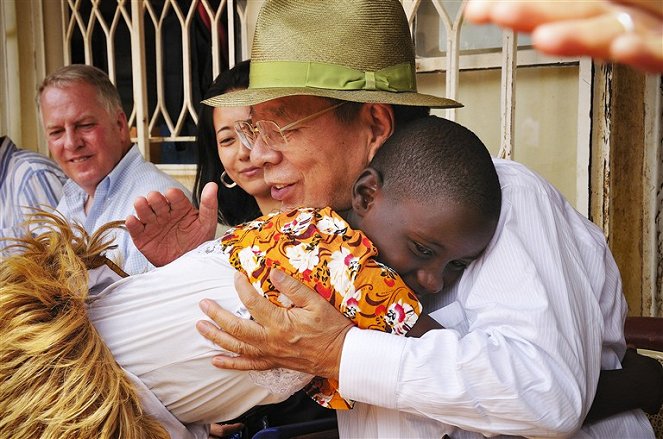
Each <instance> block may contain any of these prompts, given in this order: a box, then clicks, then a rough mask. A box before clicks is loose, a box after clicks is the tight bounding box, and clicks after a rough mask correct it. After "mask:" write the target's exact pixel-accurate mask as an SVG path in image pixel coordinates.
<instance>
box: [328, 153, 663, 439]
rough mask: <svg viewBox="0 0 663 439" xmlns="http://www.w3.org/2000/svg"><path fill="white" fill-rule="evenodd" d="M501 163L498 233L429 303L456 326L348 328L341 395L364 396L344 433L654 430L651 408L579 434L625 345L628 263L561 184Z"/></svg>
mask: <svg viewBox="0 0 663 439" xmlns="http://www.w3.org/2000/svg"><path fill="white" fill-rule="evenodd" d="M495 166H496V168H497V172H498V175H499V178H500V183H501V186H502V197H503V199H502V212H501V215H500V221H499V225H498V227H497V231H496V233H495V236H494V237H493V240H492V241H491V243H490V245H489V246H488V248H487V249H486V251H485V253H484V255H483V256H482V257H481V258H479V259H478V260H477V261H475V262H474V263H473V264H472V265H470V266H469V267H468V269H467V270H466V272H465V273H464V275H463V277H462V278H461V280H460V281H459V282H458V283H457V284H456V285H455V286H454V287H453V288H452V289H451V290H450V291H448V292H447V293H446V294H439V295H437V297H435V300H436V301H437V303H435V304H430V305H429V307H428V309H429V310H437V311H434V312H433V313H431V315H432V316H433V317H434V318H435V319H436V320H438V321H439V322H440V323H441V324H442V325H444V326H445V327H446V328H447V329H442V330H435V331H430V332H429V333H428V334H426V335H425V336H424V337H422V338H420V339H412V338H399V337H394V336H390V335H389V334H384V333H378V332H375V331H366V330H359V329H356V328H353V329H352V330H351V331H350V332H349V333H348V335H347V337H346V339H345V344H344V347H343V354H342V358H341V368H340V392H341V394H342V395H343V396H344V397H346V398H349V399H353V400H355V401H359V402H361V403H358V404H356V405H355V408H354V409H353V410H349V411H344V412H338V418H339V432H340V434H341V437H353V438H354V437H408V438H414V437H442V436H443V435H444V434H449V435H450V436H451V437H453V438H458V437H460V438H465V437H476V436H479V437H480V435H481V434H485V435H494V434H506V435H515V436H574V437H597V438H598V437H600V438H611V437H614V438H625V437H629V438H650V437H653V431H652V429H651V426H650V425H649V422H648V421H647V419H646V416H645V415H644V413H643V412H642V411H633V412H626V413H623V414H620V415H617V416H613V417H611V418H608V419H606V420H604V421H602V422H599V423H595V424H594V425H589V426H585V427H583V429H582V430H578V429H579V428H580V427H581V424H582V421H583V419H584V418H585V415H586V414H587V412H588V410H589V407H590V405H591V402H592V400H593V398H594V394H595V392H596V385H597V382H598V376H599V372H600V369H601V368H603V369H615V368H619V367H620V358H621V357H622V356H623V354H624V352H625V348H626V346H625V342H624V336H623V324H624V318H625V315H626V302H625V299H624V296H623V294H622V287H621V279H620V276H619V271H618V269H617V266H616V264H615V261H614V259H613V257H612V255H611V253H610V251H609V249H608V247H607V245H606V242H605V238H604V236H603V234H602V233H601V231H600V230H599V229H598V228H597V227H596V226H595V225H594V224H592V223H591V222H590V221H588V220H587V219H585V218H584V217H582V216H581V215H580V214H579V213H578V212H576V211H575V210H574V209H573V208H572V207H571V206H570V205H569V204H568V203H567V202H566V201H565V200H564V198H563V197H562V196H561V194H560V193H559V192H558V191H557V190H555V189H554V188H553V187H552V186H551V185H550V184H549V183H547V182H546V181H545V180H543V179H542V178H541V177H539V176H537V175H536V174H534V173H532V172H531V171H529V170H527V169H526V168H525V167H524V166H522V165H519V164H518V163H514V162H509V161H502V160H495ZM399 410H400V411H399Z"/></svg>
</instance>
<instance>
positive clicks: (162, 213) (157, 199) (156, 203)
mask: <svg viewBox="0 0 663 439" xmlns="http://www.w3.org/2000/svg"><path fill="white" fill-rule="evenodd" d="M145 198H146V199H147V202H148V204H149V205H150V208H151V209H152V211H153V212H154V215H155V217H156V221H157V222H159V223H163V222H167V221H168V219H169V217H170V203H169V202H168V200H167V199H166V197H165V196H164V195H163V194H162V193H161V192H156V191H151V192H149V193H148V194H147V196H146V197H145Z"/></svg>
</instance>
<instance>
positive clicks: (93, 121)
mask: <svg viewBox="0 0 663 439" xmlns="http://www.w3.org/2000/svg"><path fill="white" fill-rule="evenodd" d="M38 97H39V99H38V102H39V108H40V112H41V120H42V125H43V128H44V133H45V135H46V140H47V142H48V149H49V150H50V152H51V154H52V156H53V158H54V159H55V161H56V162H57V163H58V164H59V165H60V167H61V168H62V170H63V171H64V173H65V174H66V175H67V177H69V180H68V181H67V183H66V184H65V186H64V195H63V197H62V199H61V200H60V203H59V204H58V206H57V210H59V211H60V212H61V213H62V215H63V216H64V217H65V218H67V219H68V220H70V221H76V222H79V223H80V224H82V225H83V227H84V228H85V230H87V231H88V232H89V233H93V232H94V231H95V230H96V229H97V228H99V227H100V226H101V225H103V224H105V223H107V222H109V221H112V220H122V219H124V218H126V216H128V215H129V214H131V213H133V200H134V199H135V198H136V197H138V196H140V195H145V194H147V193H148V192H150V191H165V190H166V189H168V188H172V187H176V188H179V189H180V190H183V191H186V189H185V188H184V186H182V185H181V184H179V183H178V182H177V181H176V180H174V179H173V178H171V177H169V176H168V175H166V174H165V173H163V172H161V171H160V170H158V169H157V168H156V167H155V166H154V165H153V164H151V163H148V162H146V161H145V160H144V159H143V157H142V156H141V154H140V151H139V150H138V147H137V146H133V147H132V145H131V140H130V137H129V127H128V125H127V118H126V115H125V114H124V111H123V110H122V102H121V101H120V96H119V94H118V92H117V89H116V88H115V86H114V85H113V84H112V83H111V82H110V79H109V78H108V76H107V75H106V74H105V73H104V72H103V71H101V70H99V69H97V68H95V67H92V66H86V65H70V66H66V67H63V68H61V69H59V70H57V71H55V72H53V73H52V74H50V75H49V76H48V77H46V79H44V81H43V82H42V83H41V86H40V87H39V95H38ZM187 193H188V192H187ZM115 242H116V244H117V245H118V248H117V250H116V251H115V252H114V253H113V254H112V255H109V256H110V257H111V258H112V259H114V260H115V262H117V263H118V265H120V266H121V267H122V269H123V270H124V271H125V272H127V273H128V274H136V273H142V272H145V271H148V270H149V269H151V268H152V267H153V266H152V265H151V264H150V263H149V262H148V261H147V259H145V257H144V256H143V255H142V254H141V253H140V252H139V251H138V250H137V249H136V247H135V246H134V244H133V243H132V241H131V239H130V236H129V234H128V233H126V232H124V231H122V232H119V234H118V236H116V238H115Z"/></svg>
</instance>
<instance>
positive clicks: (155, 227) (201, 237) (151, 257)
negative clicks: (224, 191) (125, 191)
mask: <svg viewBox="0 0 663 439" xmlns="http://www.w3.org/2000/svg"><path fill="white" fill-rule="evenodd" d="M217 189H218V187H217V185H216V183H208V184H207V185H205V187H204V189H203V192H202V194H201V197H200V210H199V211H198V210H196V208H195V207H193V204H191V201H189V199H188V198H187V197H186V195H184V193H183V192H182V191H181V190H179V189H169V190H167V191H166V192H165V193H164V194H161V193H159V192H150V193H149V194H147V197H139V198H137V199H136V201H135V202H134V209H135V210H136V215H135V216H133V215H130V216H129V217H127V219H126V221H125V224H126V227H127V230H128V231H129V234H130V235H131V239H132V240H133V242H134V245H135V246H136V248H138V250H140V251H141V253H143V255H145V257H146V258H147V260H148V261H150V263H152V264H153V265H154V266H156V267H160V266H162V265H166V264H167V263H169V262H172V261H174V260H175V259H177V258H178V257H180V256H182V255H183V254H184V253H186V252H188V251H189V250H193V249H194V248H196V247H198V246H199V245H200V244H202V243H203V242H205V241H209V240H210V239H214V234H215V231H216V212H217V207H218V202H217V198H216V191H217Z"/></svg>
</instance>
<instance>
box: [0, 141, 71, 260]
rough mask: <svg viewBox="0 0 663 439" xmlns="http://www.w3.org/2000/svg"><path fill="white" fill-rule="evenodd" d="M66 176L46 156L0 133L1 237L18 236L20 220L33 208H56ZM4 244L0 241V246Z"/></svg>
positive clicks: (19, 234)
mask: <svg viewBox="0 0 663 439" xmlns="http://www.w3.org/2000/svg"><path fill="white" fill-rule="evenodd" d="M66 179H67V177H66V176H65V175H64V174H63V173H62V171H61V170H60V168H58V165H56V164H55V163H54V162H53V161H52V160H49V158H48V157H46V156H44V155H42V154H39V153H36V152H32V151H27V150H24V149H21V148H18V147H17V146H16V145H15V144H14V142H12V140H11V139H10V138H9V137H7V136H0V238H11V237H18V236H21V235H22V231H21V223H22V222H23V221H24V220H25V219H26V217H27V215H29V214H30V213H32V212H33V209H34V208H38V207H45V206H50V207H55V206H56V205H57V204H58V201H59V200H60V197H61V196H62V186H63V185H64V182H65V180H66ZM6 245H7V242H2V241H0V249H2V248H3V247H5V246H6Z"/></svg>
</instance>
